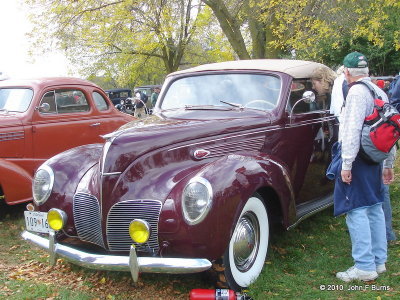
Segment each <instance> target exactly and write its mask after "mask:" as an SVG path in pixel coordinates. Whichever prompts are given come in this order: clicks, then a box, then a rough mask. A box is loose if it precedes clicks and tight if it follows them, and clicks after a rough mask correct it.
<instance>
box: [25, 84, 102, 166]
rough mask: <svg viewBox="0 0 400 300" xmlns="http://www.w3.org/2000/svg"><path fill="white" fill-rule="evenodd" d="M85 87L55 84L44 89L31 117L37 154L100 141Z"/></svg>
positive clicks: (44, 155)
mask: <svg viewBox="0 0 400 300" xmlns="http://www.w3.org/2000/svg"><path fill="white" fill-rule="evenodd" d="M89 99H90V93H89V92H88V91H87V90H85V88H84V87H79V86H77V87H68V88H62V87H59V88H54V89H49V90H46V91H44V92H43V94H42V97H41V100H40V103H39V106H38V108H37V109H36V111H35V114H34V117H33V121H32V135H33V151H34V156H35V157H36V158H49V157H51V156H54V155H55V154H57V153H60V152H62V151H64V150H67V149H70V148H73V147H76V146H79V145H84V144H90V143H96V142H102V138H101V137H100V136H99V129H98V127H99V126H100V125H101V123H100V122H99V120H98V113H97V110H95V109H94V108H93V107H92V106H93V103H92V102H91V101H89Z"/></svg>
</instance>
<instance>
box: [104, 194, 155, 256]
mask: <svg viewBox="0 0 400 300" xmlns="http://www.w3.org/2000/svg"><path fill="white" fill-rule="evenodd" d="M160 212H161V201H158V200H128V201H123V202H119V203H116V204H115V205H114V206H113V207H112V208H111V209H110V212H109V213H108V218H107V240H108V247H109V249H110V250H111V251H129V249H130V246H131V245H132V239H131V237H130V235H129V224H130V223H131V221H132V220H133V219H142V220H145V221H146V222H148V223H149V225H150V228H151V234H150V238H149V240H148V241H147V243H145V244H142V245H140V244H136V243H134V244H135V246H136V250H137V251H152V252H158V250H159V246H158V220H159V217H160Z"/></svg>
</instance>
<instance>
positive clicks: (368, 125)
mask: <svg viewBox="0 0 400 300" xmlns="http://www.w3.org/2000/svg"><path fill="white" fill-rule="evenodd" d="M354 84H363V85H365V86H366V87H367V88H368V89H369V90H370V92H371V94H372V97H373V98H374V110H373V111H372V114H370V115H369V116H367V117H366V118H365V120H364V125H363V128H362V133H361V143H360V155H361V156H362V157H363V158H364V159H365V160H367V161H369V162H371V163H380V162H382V161H384V160H385V159H386V158H387V157H388V156H389V152H390V150H391V149H392V148H393V147H394V145H395V144H396V142H397V141H398V140H399V139H400V113H399V112H398V111H397V110H396V109H395V108H394V107H393V106H392V105H391V104H389V103H388V102H385V101H383V100H382V99H380V98H379V97H378V95H377V94H376V92H375V90H374V89H373V88H372V87H371V86H370V85H368V83H366V82H363V81H356V82H354Z"/></svg>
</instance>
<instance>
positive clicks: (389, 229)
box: [376, 79, 396, 244]
mask: <svg viewBox="0 0 400 300" xmlns="http://www.w3.org/2000/svg"><path fill="white" fill-rule="evenodd" d="M376 85H377V86H378V87H379V88H381V89H382V90H383V91H384V92H385V93H386V91H385V81H384V80H381V79H378V80H376ZM389 102H391V101H390V99H389ZM391 155H393V158H392V159H391V160H392V161H393V162H394V161H395V157H396V146H395V147H394V149H393V150H392V152H391ZM387 169H393V163H391V164H387V165H386V167H385V168H384V169H383V172H387ZM383 195H384V200H383V203H382V209H383V213H384V214H385V224H386V239H387V242H388V244H389V243H390V242H392V241H395V240H396V234H395V232H394V230H393V226H392V206H391V204H390V190H389V184H385V185H384V192H383Z"/></svg>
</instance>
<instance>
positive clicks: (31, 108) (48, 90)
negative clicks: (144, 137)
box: [0, 78, 133, 213]
mask: <svg viewBox="0 0 400 300" xmlns="http://www.w3.org/2000/svg"><path fill="white" fill-rule="evenodd" d="M132 120H133V117H131V116H128V115H126V114H122V113H120V112H119V111H117V110H116V109H115V108H114V106H113V105H112V104H111V102H110V100H109V99H108V98H107V96H106V94H105V93H104V91H103V90H102V89H101V88H100V87H98V86H96V85H94V84H93V83H91V82H89V81H86V80H82V79H77V78H40V79H26V80H22V79H21V80H4V81H1V82H0V204H4V202H5V203H7V204H17V203H21V202H27V201H32V178H33V175H34V173H35V171H36V170H37V168H38V167H39V166H40V165H41V164H42V163H43V162H44V161H46V160H47V159H48V158H50V157H52V156H54V155H56V154H57V153H60V152H62V151H65V150H67V149H70V148H73V147H76V146H79V145H84V144H90V143H98V142H101V141H102V138H101V137H100V135H103V134H106V133H110V132H112V131H114V130H115V129H116V128H119V127H120V126H121V125H122V124H125V123H127V122H129V121H132ZM0 210H1V209H0ZM0 213H1V212H0Z"/></svg>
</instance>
